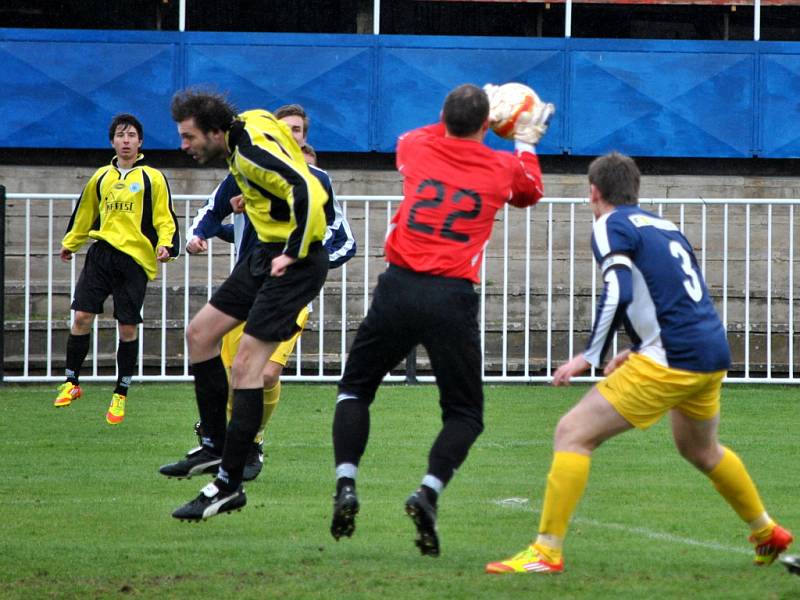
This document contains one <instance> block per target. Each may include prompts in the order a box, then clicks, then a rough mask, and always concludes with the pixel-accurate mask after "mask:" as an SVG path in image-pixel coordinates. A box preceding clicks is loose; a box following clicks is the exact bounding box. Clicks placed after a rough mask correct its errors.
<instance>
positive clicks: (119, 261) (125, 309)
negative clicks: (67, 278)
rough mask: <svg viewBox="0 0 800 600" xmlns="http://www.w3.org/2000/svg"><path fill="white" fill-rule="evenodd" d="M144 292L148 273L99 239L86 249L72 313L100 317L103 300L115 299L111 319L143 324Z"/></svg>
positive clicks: (124, 323)
mask: <svg viewBox="0 0 800 600" xmlns="http://www.w3.org/2000/svg"><path fill="white" fill-rule="evenodd" d="M146 292H147V274H146V273H145V272H144V269H143V268H142V267H141V266H140V265H139V263H137V262H136V261H135V260H133V258H131V257H130V256H129V255H127V254H125V253H124V252H121V251H120V250H117V249H116V248H114V247H113V246H112V245H111V244H109V243H108V242H104V241H102V240H99V241H97V242H95V243H94V244H92V245H91V246H90V247H89V251H88V252H87V253H86V262H84V264H83V270H82V271H81V274H80V277H78V283H77V284H76V286H75V298H73V300H72V310H80V311H83V312H87V313H92V314H95V315H99V314H102V313H103V303H105V301H106V298H108V297H109V296H113V298H114V318H115V319H116V320H117V321H119V322H120V323H122V324H123V325H137V324H139V323H141V322H142V305H144V295H145V293H146Z"/></svg>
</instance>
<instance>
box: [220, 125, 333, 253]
mask: <svg viewBox="0 0 800 600" xmlns="http://www.w3.org/2000/svg"><path fill="white" fill-rule="evenodd" d="M226 142H227V144H228V148H229V150H230V154H229V156H228V166H229V168H230V171H231V174H232V175H233V177H234V179H235V180H236V183H237V184H238V186H239V189H240V190H241V191H242V195H243V196H244V201H245V206H246V209H247V216H248V217H249V218H250V221H251V222H252V224H253V227H254V229H255V230H256V234H257V235H258V239H259V240H261V241H262V242H268V243H275V242H283V243H284V244H285V246H284V254H287V255H288V256H292V257H294V258H298V259H302V258H305V257H306V255H307V254H308V248H309V245H310V244H311V243H313V242H321V241H322V240H323V238H324V237H325V231H326V229H327V222H326V219H325V203H326V202H328V194H327V192H326V191H325V189H324V188H323V187H322V184H320V182H319V180H318V179H317V178H316V177H314V176H313V175H312V174H311V172H310V171H309V169H308V166H307V165H306V161H305V159H304V158H303V154H302V152H301V151H300V146H298V145H297V142H296V141H295V139H294V138H293V137H292V134H291V132H290V131H289V128H288V127H287V126H286V125H285V124H284V123H283V122H281V121H279V120H278V119H276V118H275V117H274V116H273V115H272V114H271V113H269V112H267V111H265V110H249V111H246V112H243V113H241V114H239V115H237V117H236V120H235V121H234V123H233V126H232V127H231V129H230V130H229V131H228V133H227V134H226Z"/></svg>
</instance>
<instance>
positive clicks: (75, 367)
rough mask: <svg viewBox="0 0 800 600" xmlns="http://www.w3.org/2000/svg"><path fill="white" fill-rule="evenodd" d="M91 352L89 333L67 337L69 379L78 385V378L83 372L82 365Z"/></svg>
mask: <svg viewBox="0 0 800 600" xmlns="http://www.w3.org/2000/svg"><path fill="white" fill-rule="evenodd" d="M87 354H89V334H88V333H87V334H84V335H73V334H71V333H70V334H69V337H68V338H67V368H66V376H67V381H71V382H72V383H74V384H75V385H78V378H79V377H80V373H81V366H83V361H84V360H86V355H87Z"/></svg>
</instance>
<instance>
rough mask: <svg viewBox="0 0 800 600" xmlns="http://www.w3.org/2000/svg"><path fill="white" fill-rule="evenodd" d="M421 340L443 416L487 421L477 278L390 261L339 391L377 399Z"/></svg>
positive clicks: (348, 360)
mask: <svg viewBox="0 0 800 600" xmlns="http://www.w3.org/2000/svg"><path fill="white" fill-rule="evenodd" d="M417 344H422V345H423V346H424V347H425V350H427V352H428V356H429V357H430V360H431V367H432V369H433V373H434V375H435V376H436V384H437V385H438V386H439V393H440V397H439V402H440V404H441V406H442V411H443V416H445V418H447V417H448V416H449V415H452V414H454V413H459V414H465V415H468V416H470V417H473V418H476V419H478V420H480V421H481V422H482V417H483V384H482V380H481V358H482V353H481V342H480V333H479V329H478V295H477V294H476V293H475V289H474V287H473V285H472V282H470V281H468V280H466V279H453V278H450V277H439V276H435V275H426V274H424V273H416V272H413V271H408V270H406V269H402V268H400V267H396V266H393V265H390V266H389V268H388V269H387V270H386V271H385V272H384V273H383V274H382V275H381V276H380V277H379V278H378V286H377V288H376V289H375V293H374V295H373V298H372V304H371V305H370V307H369V312H368V313H367V316H366V317H365V319H364V321H363V322H362V323H361V325H360V326H359V328H358V333H357V334H356V337H355V340H353V345H352V346H351V347H350V354H349V356H348V358H347V365H346V366H345V370H344V375H343V376H342V380H341V381H340V382H339V392H340V393H343V394H353V395H354V396H356V397H358V398H359V399H361V400H363V401H365V402H372V400H373V399H374V397H375V392H376V390H377V389H378V386H379V385H380V383H381V381H382V380H383V377H384V376H385V375H386V373H388V372H389V370H390V369H392V368H393V367H394V366H395V365H397V363H399V362H400V361H401V360H403V358H405V356H406V355H407V354H408V353H409V351H410V350H411V349H412V348H414V346H416V345H417Z"/></svg>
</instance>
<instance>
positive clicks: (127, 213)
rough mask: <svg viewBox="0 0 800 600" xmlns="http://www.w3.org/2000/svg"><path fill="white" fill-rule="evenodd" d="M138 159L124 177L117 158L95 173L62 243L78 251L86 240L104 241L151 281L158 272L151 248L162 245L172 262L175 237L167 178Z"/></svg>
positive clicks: (177, 249) (177, 242) (176, 247)
mask: <svg viewBox="0 0 800 600" xmlns="http://www.w3.org/2000/svg"><path fill="white" fill-rule="evenodd" d="M143 159H144V155H142V154H139V156H137V157H136V163H134V165H133V167H132V168H131V169H130V170H129V171H127V172H126V173H125V175H122V173H121V172H120V170H119V168H118V167H117V157H116V156H115V157H114V158H113V160H112V161H111V164H109V165H106V166H104V167H100V168H99V169H98V170H97V171H95V173H94V175H92V177H91V179H89V181H88V183H87V184H86V186H85V187H84V188H83V192H82V193H81V197H80V198H79V199H78V204H77V205H76V206H75V210H74V211H73V212H72V217H71V218H70V220H69V224H68V225H67V232H66V234H65V235H64V239H63V241H62V242H61V244H62V245H63V246H64V247H65V248H67V249H68V250H71V251H72V252H77V251H78V250H79V249H80V248H81V246H83V244H84V243H85V242H86V239H87V238H93V239H95V240H104V241H106V242H108V243H109V244H111V245H112V246H113V247H114V248H116V249H117V250H119V251H121V252H124V253H125V254H127V255H129V256H130V257H131V258H133V260H135V261H136V262H137V264H139V265H140V266H141V267H142V269H144V272H145V273H146V274H147V278H148V279H150V280H152V279H154V278H155V276H156V274H157V273H158V266H157V261H156V253H155V249H156V248H157V247H158V246H164V247H165V248H167V249H169V253H170V257H172V258H173V259H174V258H176V257H177V256H178V254H179V252H180V233H179V232H178V220H177V218H176V217H175V211H174V210H173V209H172V196H171V195H170V191H169V184H168V183H167V179H166V177H164V175H163V174H162V173H161V171H158V170H157V169H154V168H152V167H148V166H146V165H144V164H142V160H143Z"/></svg>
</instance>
